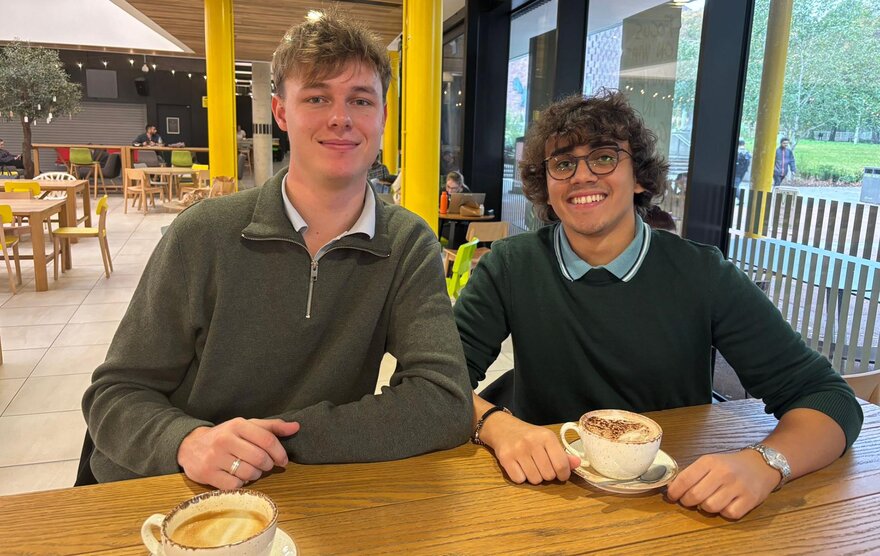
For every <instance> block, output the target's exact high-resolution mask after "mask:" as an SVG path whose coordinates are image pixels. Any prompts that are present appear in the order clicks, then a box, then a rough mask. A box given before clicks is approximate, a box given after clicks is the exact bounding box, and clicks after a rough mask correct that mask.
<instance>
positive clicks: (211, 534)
mask: <svg viewBox="0 0 880 556" xmlns="http://www.w3.org/2000/svg"><path fill="white" fill-rule="evenodd" d="M268 525H269V520H268V519H267V518H266V516H265V515H263V514H262V513H261V512H257V511H253V510H245V509H217V510H210V511H204V512H199V513H197V514H196V515H194V516H192V517H190V518H188V519H187V520H186V521H184V522H183V523H181V524H180V525H178V526H177V527H176V528H175V529H174V531H173V532H172V533H170V534H169V537H170V538H171V540H173V541H174V542H175V543H177V544H180V545H183V546H191V547H195V548H210V547H214V546H224V545H228V544H235V543H237V542H241V541H244V540H247V539H249V538H251V537H253V536H255V535H257V534H258V533H260V532H261V531H263V530H264V529H265V528H266V527H267V526H268Z"/></svg>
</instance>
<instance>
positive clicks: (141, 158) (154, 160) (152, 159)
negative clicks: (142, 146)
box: [134, 150, 162, 168]
mask: <svg viewBox="0 0 880 556" xmlns="http://www.w3.org/2000/svg"><path fill="white" fill-rule="evenodd" d="M134 152H136V153H137V161H138V162H141V163H143V164H146V165H147V166H152V167H154V168H157V167H159V166H162V161H161V160H159V155H157V154H156V151H146V150H137V151H134Z"/></svg>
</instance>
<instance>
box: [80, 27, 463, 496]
mask: <svg viewBox="0 0 880 556" xmlns="http://www.w3.org/2000/svg"><path fill="white" fill-rule="evenodd" d="M272 69H273V72H272V73H273V75H274V78H275V83H276V94H275V96H274V97H273V99H272V111H273V113H274V116H275V120H276V121H277V122H278V125H279V126H280V127H281V129H283V130H285V131H286V132H287V134H288V136H289V137H290V144H291V154H290V165H289V167H288V168H285V169H283V170H282V171H281V172H279V173H278V174H276V175H275V176H274V177H272V178H271V179H269V181H267V182H266V183H265V184H264V185H263V186H262V187H258V188H254V189H251V190H248V191H244V192H241V193H237V194H235V195H230V196H227V197H222V198H218V199H215V200H207V201H204V202H201V203H198V204H197V205H195V206H193V207H192V208H190V209H188V210H186V211H185V212H183V213H182V214H181V215H180V216H179V217H178V218H177V219H176V220H175V221H174V223H173V224H172V225H171V228H170V229H169V230H168V232H167V234H165V236H164V237H163V238H162V241H160V242H159V244H158V246H157V247H156V250H155V252H154V253H153V256H152V258H151V259H150V262H149V264H148V266H147V268H146V270H145V271H144V275H143V278H142V279H141V282H140V284H139V286H138V288H137V290H136V292H135V294H134V297H133V298H132V301H131V305H130V307H129V309H128V312H127V313H126V315H125V317H124V318H123V320H122V322H121V323H120V326H119V330H118V331H117V333H116V336H115V338H114V339H113V343H112V345H111V346H110V350H109V352H108V354H107V360H106V361H105V362H104V363H103V364H102V365H101V366H100V367H99V368H98V369H97V370H96V371H95V373H94V376H93V383H92V385H91V386H90V387H89V388H88V390H87V391H86V393H85V397H84V399H83V410H84V413H85V416H86V420H87V422H88V427H89V433H90V434H91V436H92V438H93V439H94V442H95V445H96V449H95V451H94V453H93V454H92V456H91V461H90V467H91V470H92V471H93V473H94V476H95V477H96V478H97V479H98V480H99V481H101V482H105V481H113V480H120V479H128V478H133V477H140V476H147V475H159V474H166V473H175V472H178V471H183V472H184V473H186V475H187V476H188V477H189V478H190V479H192V480H194V481H196V482H198V483H202V484H206V485H211V486H214V487H217V488H227V489H228V488H237V487H240V486H242V484H243V483H245V482H248V481H253V480H256V479H258V478H260V477H261V476H262V475H263V474H264V473H266V472H267V471H270V470H271V469H272V468H273V467H274V466H276V465H285V464H286V463H287V462H288V460H290V461H296V462H299V463H334V462H335V463H341V462H357V461H360V462H364V461H379V460H388V459H397V458H403V457H408V456H413V455H416V454H421V453H424V452H427V451H431V450H438V449H443V448H451V447H453V446H457V445H459V444H461V443H462V442H465V441H466V440H467V438H468V434H469V432H470V421H471V414H472V413H473V406H472V402H471V394H470V388H469V387H468V380H467V373H466V370H465V366H464V358H463V356H462V350H461V345H460V343H459V342H458V341H457V340H458V336H457V332H456V329H455V323H454V321H453V318H452V309H451V307H450V304H449V298H448V296H447V294H446V288H445V284H444V281H443V268H442V263H441V260H440V256H439V250H438V248H437V238H436V236H434V234H433V233H432V232H431V230H430V228H429V227H428V226H427V224H426V223H425V222H424V221H423V220H422V219H420V218H419V217H417V216H416V215H414V214H413V213H411V212H409V211H407V210H404V209H403V208H401V207H397V206H389V205H386V204H385V203H383V202H381V201H380V200H379V199H378V198H377V197H376V196H375V194H374V193H373V191H372V190H371V188H370V187H369V186H368V185H367V171H368V170H369V168H370V165H371V164H372V162H373V161H374V160H375V159H376V155H377V153H378V152H379V146H380V143H381V136H382V130H383V128H384V125H385V104H384V99H385V93H386V91H387V89H388V83H389V81H390V78H391V68H390V65H389V61H388V57H387V54H386V50H385V48H384V47H383V46H382V45H381V44H379V43H378V41H377V40H376V38H375V37H374V36H373V35H372V34H370V33H368V32H367V31H366V30H365V29H364V28H363V27H362V26H360V25H359V24H357V23H354V22H352V21H350V20H347V19H345V18H344V17H342V16H341V15H339V14H338V13H336V12H335V11H334V10H331V11H330V12H329V13H325V14H324V15H323V16H322V17H319V18H314V17H312V18H311V19H309V20H308V21H307V22H305V23H303V24H301V25H298V26H295V27H293V28H291V29H290V30H289V31H288V32H287V34H286V35H285V36H284V39H283V40H282V42H281V45H280V46H279V47H278V49H277V50H276V52H275V56H274V59H273V68H272ZM385 353H391V354H392V355H394V356H395V357H396V358H397V361H398V366H397V370H396V371H395V373H394V374H393V376H392V377H391V385H390V387H385V388H384V389H383V393H382V394H380V395H374V390H375V388H376V383H377V379H378V375H379V365H380V362H381V360H382V358H383V356H384V354H385Z"/></svg>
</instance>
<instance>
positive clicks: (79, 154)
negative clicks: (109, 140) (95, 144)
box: [70, 147, 107, 199]
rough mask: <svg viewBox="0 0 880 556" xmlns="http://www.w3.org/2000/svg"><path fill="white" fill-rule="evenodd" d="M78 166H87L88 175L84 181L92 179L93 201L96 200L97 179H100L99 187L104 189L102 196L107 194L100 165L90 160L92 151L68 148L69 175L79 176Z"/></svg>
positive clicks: (82, 148)
mask: <svg viewBox="0 0 880 556" xmlns="http://www.w3.org/2000/svg"><path fill="white" fill-rule="evenodd" d="M80 166H88V167H89V173H88V174H86V176H85V179H89V177H93V180H94V183H93V186H94V190H93V192H92V195H93V196H94V198H95V199H97V198H98V177H99V176H100V178H101V187H103V188H104V194H105V195H106V194H107V186H105V185H104V173H103V172H102V171H101V163H100V162H99V161H97V160H95V159H93V158H92V151H90V150H89V149H86V148H84V147H70V173H71V174H73V175H74V176H78V175H79V167H80Z"/></svg>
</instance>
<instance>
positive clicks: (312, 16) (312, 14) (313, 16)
mask: <svg viewBox="0 0 880 556" xmlns="http://www.w3.org/2000/svg"><path fill="white" fill-rule="evenodd" d="M322 17H324V12H322V11H319V10H309V13H308V15H306V19H308V20H309V21H311V22H312V23H314V22H316V21H318V20H319V19H321V18H322Z"/></svg>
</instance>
